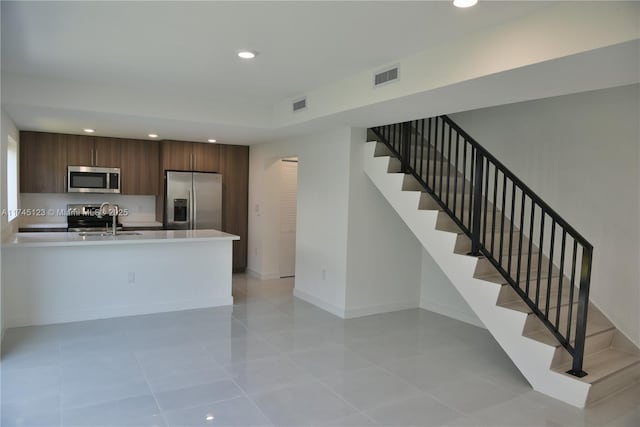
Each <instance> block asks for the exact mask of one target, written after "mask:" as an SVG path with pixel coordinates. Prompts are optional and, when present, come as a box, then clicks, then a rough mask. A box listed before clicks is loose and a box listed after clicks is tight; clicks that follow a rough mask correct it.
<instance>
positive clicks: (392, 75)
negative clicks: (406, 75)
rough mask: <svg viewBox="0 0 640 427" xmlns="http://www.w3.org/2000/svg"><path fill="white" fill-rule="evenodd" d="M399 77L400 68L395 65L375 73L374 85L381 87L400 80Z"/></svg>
mask: <svg viewBox="0 0 640 427" xmlns="http://www.w3.org/2000/svg"><path fill="white" fill-rule="evenodd" d="M398 75H399V73H398V66H397V65H394V66H393V67H392V68H388V69H386V70H384V71H379V72H377V73H375V74H374V76H373V85H374V86H380V85H382V84H385V83H391V82H393V81H395V80H398Z"/></svg>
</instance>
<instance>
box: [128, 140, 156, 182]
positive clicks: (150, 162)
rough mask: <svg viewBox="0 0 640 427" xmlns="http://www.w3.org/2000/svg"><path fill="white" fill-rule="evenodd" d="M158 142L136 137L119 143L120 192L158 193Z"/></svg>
mask: <svg viewBox="0 0 640 427" xmlns="http://www.w3.org/2000/svg"><path fill="white" fill-rule="evenodd" d="M159 162H160V143H158V142H154V141H142V140H137V139H125V140H122V143H121V145H120V180H121V182H120V191H121V193H122V194H132V195H158V194H159V186H160V182H159V181H160V180H159V179H158V169H159Z"/></svg>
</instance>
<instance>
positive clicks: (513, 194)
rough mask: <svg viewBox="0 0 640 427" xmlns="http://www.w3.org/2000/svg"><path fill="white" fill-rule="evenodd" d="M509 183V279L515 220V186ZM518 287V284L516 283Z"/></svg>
mask: <svg viewBox="0 0 640 427" xmlns="http://www.w3.org/2000/svg"><path fill="white" fill-rule="evenodd" d="M510 181H511V222H510V224H511V225H510V228H509V277H511V258H512V257H513V222H514V221H515V220H516V216H515V215H516V184H515V182H513V181H512V180H510ZM518 287H520V284H519V283H518Z"/></svg>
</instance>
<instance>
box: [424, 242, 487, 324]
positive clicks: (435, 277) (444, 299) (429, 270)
mask: <svg viewBox="0 0 640 427" xmlns="http://www.w3.org/2000/svg"><path fill="white" fill-rule="evenodd" d="M420 308H424V309H425V310H429V311H433V312H436V313H440V314H443V315H445V316H449V317H452V318H454V319H458V320H461V321H463V322H467V323H471V324H472V325H476V326H480V327H482V328H484V327H485V326H484V325H483V324H482V322H481V321H480V319H478V316H476V314H475V313H474V312H473V310H472V309H471V307H469V305H468V304H467V302H466V301H465V300H464V299H463V298H462V296H461V295H460V293H459V292H458V290H457V289H456V288H455V286H454V285H453V284H452V283H451V281H450V280H449V278H448V277H447V276H446V275H445V274H444V272H443V271H442V269H441V268H440V266H439V265H438V263H436V261H435V260H434V259H433V258H432V257H431V255H429V253H428V252H427V251H425V250H424V249H423V250H422V277H421V285H420Z"/></svg>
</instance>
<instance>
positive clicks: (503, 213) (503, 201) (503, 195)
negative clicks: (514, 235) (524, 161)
mask: <svg viewBox="0 0 640 427" xmlns="http://www.w3.org/2000/svg"><path fill="white" fill-rule="evenodd" d="M506 194H507V175H506V174H505V173H504V172H503V173H502V211H501V212H502V215H501V218H500V220H501V221H500V263H502V246H503V243H504V217H505V212H504V207H505V201H506V198H507V197H506ZM511 221H513V220H511ZM510 260H511V257H509V261H510ZM509 270H511V263H509Z"/></svg>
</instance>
